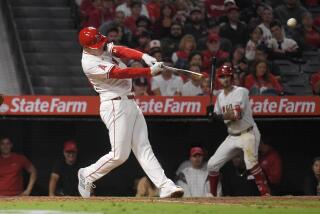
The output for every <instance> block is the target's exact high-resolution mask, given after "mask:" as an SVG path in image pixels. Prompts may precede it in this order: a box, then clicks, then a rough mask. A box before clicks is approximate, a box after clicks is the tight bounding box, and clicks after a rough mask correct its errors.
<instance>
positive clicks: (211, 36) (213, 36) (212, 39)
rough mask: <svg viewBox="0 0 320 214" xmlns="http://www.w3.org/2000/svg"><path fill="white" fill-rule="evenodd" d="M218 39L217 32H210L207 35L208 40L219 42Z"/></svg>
mask: <svg viewBox="0 0 320 214" xmlns="http://www.w3.org/2000/svg"><path fill="white" fill-rule="evenodd" d="M219 40H220V36H219V34H217V33H211V34H209V36H208V42H210V43H211V42H219Z"/></svg>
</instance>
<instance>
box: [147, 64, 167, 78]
mask: <svg viewBox="0 0 320 214" xmlns="http://www.w3.org/2000/svg"><path fill="white" fill-rule="evenodd" d="M150 70H151V75H152V76H156V75H157V74H159V73H160V72H161V71H163V70H164V68H163V62H156V63H155V64H154V65H153V66H151V67H150Z"/></svg>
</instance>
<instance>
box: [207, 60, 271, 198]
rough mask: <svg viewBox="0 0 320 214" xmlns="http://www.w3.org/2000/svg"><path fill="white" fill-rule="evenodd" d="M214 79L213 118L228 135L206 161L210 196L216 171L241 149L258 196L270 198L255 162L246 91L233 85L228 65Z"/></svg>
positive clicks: (253, 129) (255, 140) (256, 141)
mask: <svg viewBox="0 0 320 214" xmlns="http://www.w3.org/2000/svg"><path fill="white" fill-rule="evenodd" d="M216 76H217V78H219V82H220V84H221V85H222V87H223V91H221V92H220V94H219V95H218V97H217V100H216V103H215V106H214V114H213V117H214V118H215V119H218V120H221V121H224V123H225V124H226V126H227V127H228V133H229V135H228V137H227V138H226V139H225V140H224V142H222V144H221V145H220V146H219V148H218V149H217V150H216V152H215V154H214V155H213V156H212V157H211V158H210V160H209V161H208V170H209V180H210V188H211V193H212V194H213V195H217V185H218V182H219V170H220V168H221V167H222V166H223V165H224V164H225V163H226V162H227V161H229V160H231V159H232V158H233V157H234V156H235V155H236V154H237V152H238V151H239V150H242V151H243V154H244V161H245V165H246V168H247V170H249V171H250V173H251V175H252V176H253V177H254V178H255V182H256V184H257V187H258V189H259V191H260V194H261V195H262V196H266V195H270V190H269V187H268V185H267V180H266V178H265V176H264V174H263V171H262V169H261V167H260V166H259V163H258V147H259V142H260V132H259V130H258V128H257V125H256V123H255V122H254V120H253V117H252V111H251V107H250V102H249V95H248V94H249V92H248V90H247V89H245V88H242V87H237V86H234V85H233V83H232V78H233V68H232V67H231V66H227V65H223V66H221V67H219V68H218V69H217V75H216Z"/></svg>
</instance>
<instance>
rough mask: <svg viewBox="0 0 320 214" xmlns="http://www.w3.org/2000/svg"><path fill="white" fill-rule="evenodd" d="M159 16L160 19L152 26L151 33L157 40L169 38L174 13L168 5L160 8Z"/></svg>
mask: <svg viewBox="0 0 320 214" xmlns="http://www.w3.org/2000/svg"><path fill="white" fill-rule="evenodd" d="M160 14H161V15H160V19H159V20H157V21H156V22H155V23H154V25H153V32H154V35H155V38H157V39H161V38H163V37H166V36H169V34H170V28H171V25H172V22H173V15H174V11H173V8H172V7H171V5H170V4H164V5H163V6H162V7H161V10H160Z"/></svg>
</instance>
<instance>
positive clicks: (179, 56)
mask: <svg viewBox="0 0 320 214" xmlns="http://www.w3.org/2000/svg"><path fill="white" fill-rule="evenodd" d="M196 48H197V44H196V41H195V39H194V37H193V36H192V35H189V34H186V35H184V36H183V37H182V39H181V41H180V44H179V50H178V51H176V52H174V53H173V54H172V57H171V59H172V62H173V63H174V65H175V66H176V67H178V68H184V67H185V66H186V65H187V64H188V57H189V55H190V53H191V52H192V51H194V50H196Z"/></svg>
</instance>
